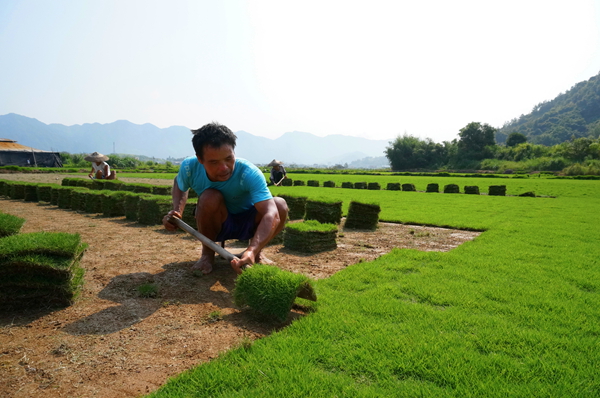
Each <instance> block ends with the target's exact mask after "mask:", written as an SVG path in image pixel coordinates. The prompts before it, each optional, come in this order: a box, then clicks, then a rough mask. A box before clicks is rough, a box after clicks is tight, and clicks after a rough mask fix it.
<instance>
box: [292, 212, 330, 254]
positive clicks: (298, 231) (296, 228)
mask: <svg viewBox="0 0 600 398" xmlns="http://www.w3.org/2000/svg"><path fill="white" fill-rule="evenodd" d="M336 237H337V226H336V225H334V224H328V223H325V224H322V223H320V222H318V221H316V220H308V221H304V222H299V223H294V224H289V225H288V226H286V228H285V235H284V236H283V245H284V246H285V247H286V248H288V249H290V250H296V251H299V252H303V253H318V252H322V251H327V250H334V249H336V248H337V243H336V240H335V239H336Z"/></svg>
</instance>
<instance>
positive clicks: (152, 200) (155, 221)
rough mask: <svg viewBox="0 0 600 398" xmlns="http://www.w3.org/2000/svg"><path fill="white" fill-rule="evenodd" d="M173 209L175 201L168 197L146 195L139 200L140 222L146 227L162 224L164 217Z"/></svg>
mask: <svg viewBox="0 0 600 398" xmlns="http://www.w3.org/2000/svg"><path fill="white" fill-rule="evenodd" d="M172 209H173V201H172V200H171V198H170V197H168V196H163V195H144V196H141V197H140V199H139V204H138V219H137V220H138V222H139V223H140V224H144V225H159V224H162V220H163V217H164V216H165V214H167V213H168V212H169V211H171V210H172Z"/></svg>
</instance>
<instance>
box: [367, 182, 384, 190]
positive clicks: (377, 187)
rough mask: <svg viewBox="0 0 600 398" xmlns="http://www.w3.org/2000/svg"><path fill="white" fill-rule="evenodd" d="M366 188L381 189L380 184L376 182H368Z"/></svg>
mask: <svg viewBox="0 0 600 398" xmlns="http://www.w3.org/2000/svg"><path fill="white" fill-rule="evenodd" d="M367 189H369V190H371V191H379V190H380V189H381V185H380V184H379V183H378V182H370V183H369V184H368V185H367Z"/></svg>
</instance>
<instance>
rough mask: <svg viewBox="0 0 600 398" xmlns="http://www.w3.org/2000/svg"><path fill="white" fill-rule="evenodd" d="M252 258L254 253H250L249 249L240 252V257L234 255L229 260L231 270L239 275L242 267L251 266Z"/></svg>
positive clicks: (253, 258)
mask: <svg viewBox="0 0 600 398" xmlns="http://www.w3.org/2000/svg"><path fill="white" fill-rule="evenodd" d="M254 260H255V256H254V253H252V252H251V251H250V250H246V251H245V252H244V253H242V257H241V258H237V257H234V258H233V260H231V268H233V270H234V271H235V272H236V273H237V274H238V275H239V274H241V273H242V271H243V270H244V268H246V267H252V265H253V264H254Z"/></svg>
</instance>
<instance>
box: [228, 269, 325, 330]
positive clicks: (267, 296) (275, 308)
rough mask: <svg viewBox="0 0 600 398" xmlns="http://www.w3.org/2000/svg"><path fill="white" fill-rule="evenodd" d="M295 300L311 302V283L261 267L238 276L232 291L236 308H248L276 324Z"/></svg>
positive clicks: (279, 271)
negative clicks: (273, 318) (300, 298)
mask: <svg viewBox="0 0 600 398" xmlns="http://www.w3.org/2000/svg"><path fill="white" fill-rule="evenodd" d="M296 297H302V298H308V299H309V300H313V301H315V300H316V298H317V297H316V294H315V292H314V288H313V285H312V281H311V280H310V279H309V278H308V277H306V276H305V275H302V274H295V273H292V272H286V271H283V270H281V269H280V268H278V267H273V266H269V265H263V264H257V265H254V266H253V267H251V268H249V269H247V270H246V271H244V272H243V273H242V274H241V275H240V276H238V278H237V280H236V282H235V288H234V290H233V299H234V302H235V304H236V305H237V306H240V307H243V306H246V305H247V306H250V307H252V308H254V309H255V310H257V311H259V312H261V313H263V314H264V315H267V316H273V317H275V318H277V319H278V320H279V321H284V320H285V319H286V318H287V316H288V314H289V312H290V309H291V308H292V305H293V304H294V301H295V299H296ZM309 297H310V298H309Z"/></svg>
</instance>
